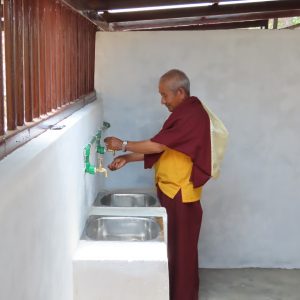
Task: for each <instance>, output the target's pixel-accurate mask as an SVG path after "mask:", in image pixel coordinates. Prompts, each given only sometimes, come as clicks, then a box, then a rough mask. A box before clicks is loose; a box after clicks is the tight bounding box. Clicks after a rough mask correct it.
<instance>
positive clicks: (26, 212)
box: [0, 100, 104, 300]
mask: <svg viewBox="0 0 300 300" xmlns="http://www.w3.org/2000/svg"><path fill="white" fill-rule="evenodd" d="M61 124H65V125H66V127H65V128H64V129H63V130H61V131H57V130H52V131H51V130H49V131H47V132H45V133H43V134H42V135H41V136H39V137H37V138H35V139H33V140H32V141H30V142H29V143H27V144H26V145H24V146H23V147H21V148H19V149H18V150H16V151H15V152H13V153H12V154H10V155H9V156H7V157H6V158H5V159H3V160H2V161H0V191H1V194H0V198H1V200H0V243H1V246H0V299H1V300H2V299H3V300H4V299H7V300H21V299H22V300H41V299H43V300H54V299H55V300H72V299H73V295H72V293H73V286H72V280H73V279H72V255H73V253H74V252H75V249H76V247H77V243H78V239H79V236H80V234H81V231H82V227H83V225H84V221H85V217H86V213H87V209H88V207H89V206H90V205H91V202H92V201H93V199H94V198H95V195H96V194H97V192H98V191H99V189H100V188H101V186H103V180H104V179H103V177H102V175H97V176H94V177H93V176H92V175H88V174H86V175H85V173H84V163H83V148H84V147H85V146H86V144H87V143H88V142H89V141H90V139H91V137H92V136H93V135H94V134H95V133H96V131H97V129H98V128H99V125H101V124H102V103H101V101H100V100H98V101H95V102H93V103H92V104H89V105H87V106H86V107H84V108H83V109H81V110H79V111H78V112H76V113H75V114H73V115H72V116H71V117H69V118H67V119H65V120H63V121H62V122H61Z"/></svg>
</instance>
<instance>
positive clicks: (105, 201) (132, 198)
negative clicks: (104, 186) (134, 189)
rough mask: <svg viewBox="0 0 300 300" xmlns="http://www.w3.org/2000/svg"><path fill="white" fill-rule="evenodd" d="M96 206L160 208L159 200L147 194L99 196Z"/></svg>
mask: <svg viewBox="0 0 300 300" xmlns="http://www.w3.org/2000/svg"><path fill="white" fill-rule="evenodd" d="M94 206H110V207H154V206H160V203H159V201H158V199H157V198H155V197H153V196H152V195H150V194H146V193H108V194H104V195H101V194H100V195H99V196H98V197H97V198H96V200H95V202H94Z"/></svg>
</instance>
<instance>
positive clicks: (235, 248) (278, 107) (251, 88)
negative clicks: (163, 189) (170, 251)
mask: <svg viewBox="0 0 300 300" xmlns="http://www.w3.org/2000/svg"><path fill="white" fill-rule="evenodd" d="M299 65H300V36H299V34H298V32H296V31H283V30H282V31H257V30H237V31H214V32H212V31H207V32H155V33H152V32H135V33H98V34H97V48H96V87H97V90H98V92H99V93H101V96H102V97H103V99H104V114H105V118H106V119H107V120H108V121H109V122H111V124H112V128H111V130H110V133H111V134H113V135H116V136H118V137H120V138H123V139H129V140H141V139H147V138H150V137H151V136H152V135H153V134H154V133H155V132H157V131H158V130H159V128H160V127H161V125H162V124H163V121H164V119H165V118H166V117H167V115H168V113H167V111H166V109H165V108H164V107H162V106H161V105H160V96H159V94H158V91H157V81H158V78H159V76H160V75H161V74H162V73H164V72H165V71H167V70H169V69H171V68H180V69H182V70H184V71H185V72H186V73H187V74H188V76H189V77H190V79H191V84H192V85H191V88H192V94H193V95H197V96H198V97H200V98H201V99H202V100H203V101H205V103H206V104H207V105H208V106H209V107H210V108H211V109H212V110H213V111H214V112H215V113H216V114H218V115H219V116H220V117H221V119H222V120H223V121H224V123H225V124H226V126H227V128H228V130H229V132H230V141H229V147H228V151H227V153H226V157H225V161H224V165H223V169H222V174H221V177H220V179H219V180H217V181H211V182H209V183H208V184H207V185H206V187H205V189H204V195H203V199H202V204H203V207H204V221H203V227H202V234H201V238H200V244H199V256H200V265H201V266H203V267H243V266H252V267H288V268H299V267H300V256H299V253H300V238H299V234H298V228H299V227H300V218H299V211H300V201H299V182H300V171H299V170H300V168H299V153H300V141H299V138H298V136H299V132H298V130H299V128H300V118H299V115H300V104H299V101H298V100H299V92H300V88H299V78H300V68H299ZM108 156H109V154H107V157H106V161H108V159H109V158H110V157H108ZM106 184H107V185H106V186H107V187H109V188H112V187H113V188H115V187H118V188H119V187H151V186H153V181H152V173H151V171H144V170H143V167H142V165H139V164H138V163H135V164H133V165H132V166H126V167H125V168H124V169H123V170H120V171H118V172H116V173H111V174H110V177H109V179H108V180H107V182H106Z"/></svg>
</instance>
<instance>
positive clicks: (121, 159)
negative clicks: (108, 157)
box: [108, 155, 127, 171]
mask: <svg viewBox="0 0 300 300" xmlns="http://www.w3.org/2000/svg"><path fill="white" fill-rule="evenodd" d="M126 164H127V159H126V157H125V155H121V156H118V157H116V158H115V159H114V160H113V161H112V162H111V163H110V164H109V165H108V168H109V169H110V170H111V171H116V170H119V169H120V168H122V167H124V166H125V165H126Z"/></svg>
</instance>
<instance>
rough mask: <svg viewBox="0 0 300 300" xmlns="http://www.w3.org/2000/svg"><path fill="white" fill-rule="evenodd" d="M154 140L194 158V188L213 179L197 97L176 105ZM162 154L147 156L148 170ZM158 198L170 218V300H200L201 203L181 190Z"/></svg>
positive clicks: (205, 120) (204, 122)
mask: <svg viewBox="0 0 300 300" xmlns="http://www.w3.org/2000/svg"><path fill="white" fill-rule="evenodd" d="M151 141H153V142H156V143H159V144H163V145H166V146H167V147H169V148H171V149H174V150H177V151H180V152H182V153H184V154H186V155H188V156H189V157H191V159H192V162H193V167H192V172H191V177H190V180H191V181H192V182H193V185H194V187H195V188H196V187H200V186H203V185H204V184H205V183H206V182H207V181H208V180H209V178H210V177H211V141H210V120H209V116H208V114H207V112H206V110H205V109H204V107H203V106H202V104H201V102H200V101H199V100H198V99H197V98H196V97H190V98H188V99H186V100H184V101H183V102H182V103H181V104H180V105H179V106H177V107H176V108H175V109H174V111H173V112H172V113H171V115H170V116H169V118H168V119H167V120H166V122H165V123H164V125H163V127H162V129H161V131H160V132H159V133H158V134H157V135H155V136H154V137H153V138H152V139H151ZM161 154H162V153H158V154H146V155H144V163H145V168H152V166H153V165H154V164H155V162H156V161H157V160H158V159H159V158H160V156H161ZM157 195H158V198H159V199H160V202H161V205H162V206H163V207H165V208H166V211H167V215H168V263H169V280H170V300H197V299H198V291H199V278H198V250H197V244H198V239H199V234H200V227H201V220H202V208H201V204H200V201H196V202H190V203H182V198H181V191H179V192H178V193H177V194H176V195H175V197H174V199H170V198H169V197H168V196H166V195H165V194H164V193H163V192H162V191H161V190H160V189H159V187H158V186H157Z"/></svg>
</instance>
